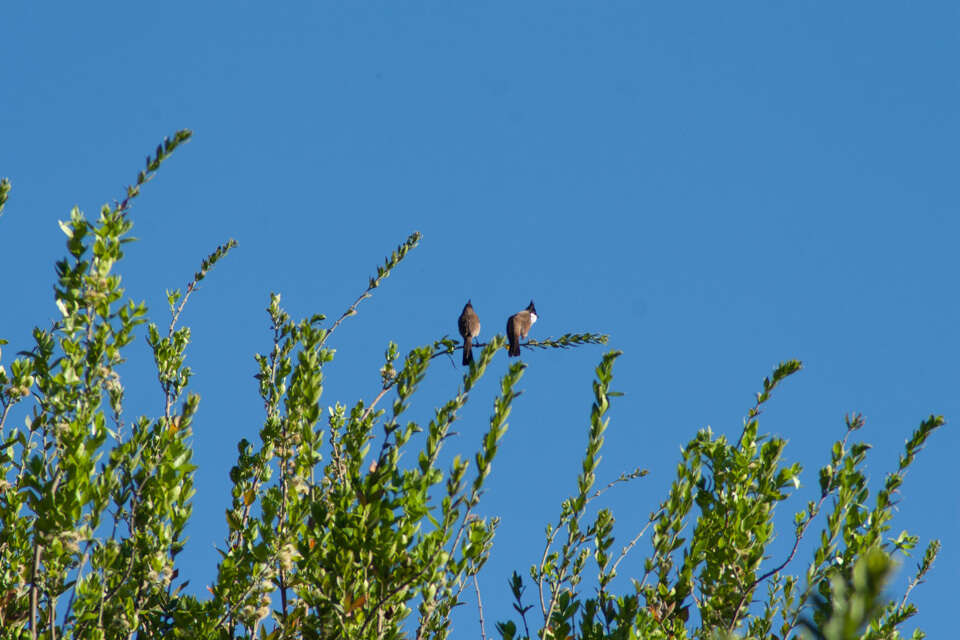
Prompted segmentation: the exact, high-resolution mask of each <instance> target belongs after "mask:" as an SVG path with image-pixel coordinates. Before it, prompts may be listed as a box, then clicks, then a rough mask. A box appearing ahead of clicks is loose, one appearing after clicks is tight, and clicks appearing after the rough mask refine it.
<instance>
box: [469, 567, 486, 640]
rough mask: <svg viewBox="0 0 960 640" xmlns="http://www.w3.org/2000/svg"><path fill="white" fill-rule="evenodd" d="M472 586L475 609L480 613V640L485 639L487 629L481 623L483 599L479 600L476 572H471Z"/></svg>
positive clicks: (478, 584)
mask: <svg viewBox="0 0 960 640" xmlns="http://www.w3.org/2000/svg"><path fill="white" fill-rule="evenodd" d="M472 577H473V588H474V589H475V590H476V592H477V611H478V612H479V613H480V640H487V631H486V628H485V627H484V625H483V601H482V600H480V583H479V582H478V581H477V574H473V576H472Z"/></svg>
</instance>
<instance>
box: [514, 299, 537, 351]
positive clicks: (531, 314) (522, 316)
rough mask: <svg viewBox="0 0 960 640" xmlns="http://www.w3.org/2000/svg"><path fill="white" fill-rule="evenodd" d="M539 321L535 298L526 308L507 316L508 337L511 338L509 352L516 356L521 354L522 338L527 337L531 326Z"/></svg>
mask: <svg viewBox="0 0 960 640" xmlns="http://www.w3.org/2000/svg"><path fill="white" fill-rule="evenodd" d="M536 321H537V308H536V307H534V306H533V300H531V301H530V305H529V306H527V308H526V309H524V310H523V311H520V312H518V313H515V314H513V315H512V316H510V317H509V318H507V339H508V340H510V349H509V351H507V353H508V354H509V355H510V356H513V357H516V356H519V355H520V340H521V339H526V337H527V334H528V333H530V327H532V326H533V323H534V322H536Z"/></svg>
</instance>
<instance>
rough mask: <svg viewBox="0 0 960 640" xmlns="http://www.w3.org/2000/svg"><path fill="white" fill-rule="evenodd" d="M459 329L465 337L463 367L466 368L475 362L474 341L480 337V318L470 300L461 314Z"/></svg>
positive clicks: (458, 322) (458, 323) (458, 321)
mask: <svg viewBox="0 0 960 640" xmlns="http://www.w3.org/2000/svg"><path fill="white" fill-rule="evenodd" d="M457 328H458V329H459V330H460V335H461V336H463V365H464V366H466V365H468V364H470V363H471V362H473V339H474V338H476V337H477V336H478V335H480V318H478V317H477V312H476V311H474V310H473V305H472V304H471V303H470V301H469V300H467V304H465V305H464V307H463V311H462V312H460V319H459V320H457Z"/></svg>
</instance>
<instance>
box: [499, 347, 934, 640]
mask: <svg viewBox="0 0 960 640" xmlns="http://www.w3.org/2000/svg"><path fill="white" fill-rule="evenodd" d="M612 357H615V354H609V355H608V356H607V358H605V361H604V362H607V360H608V359H610V360H612ZM800 369H801V364H800V362H798V361H795V360H791V361H787V362H784V363H782V364H780V365H779V366H778V367H777V368H776V369H775V370H774V372H773V375H772V376H771V377H770V378H766V379H764V381H763V390H762V391H761V392H760V393H758V394H757V396H756V404H755V405H754V406H753V407H752V408H751V409H750V410H749V411H748V413H747V418H746V420H745V421H744V427H743V431H742V433H741V435H740V439H739V441H738V442H737V443H736V444H735V445H734V444H731V443H729V442H728V441H727V439H726V437H725V436H722V435H721V436H715V435H714V434H713V433H712V432H711V431H710V430H709V429H704V430H701V431H700V432H699V433H697V435H696V437H695V438H694V439H693V440H691V441H690V443H689V444H687V446H686V447H685V448H684V450H683V452H682V456H681V457H682V460H681V462H680V464H679V465H678V467H677V476H676V480H675V481H674V482H673V485H672V486H671V488H670V493H669V495H668V497H667V498H666V500H664V502H663V503H661V504H660V507H659V509H658V510H657V511H655V512H654V513H652V514H651V515H650V518H649V522H648V524H647V526H646V527H644V528H643V530H641V531H640V532H639V533H638V534H637V536H636V537H634V538H633V539H632V540H630V542H629V543H628V544H627V545H626V546H624V547H623V549H622V551H621V552H620V554H619V556H618V557H617V559H616V560H615V561H614V562H613V563H612V564H611V562H610V560H611V555H610V552H609V550H610V549H611V548H612V546H613V543H614V539H613V536H612V533H611V532H612V529H613V523H614V519H613V515H612V514H611V513H610V512H609V511H608V510H606V509H600V510H599V511H598V512H597V515H596V519H595V521H594V524H593V525H592V526H590V527H588V528H585V529H584V528H582V527H581V526H580V524H579V523H580V520H581V519H582V517H583V507H584V506H585V504H586V502H589V500H590V499H591V498H593V497H596V495H595V496H591V497H590V498H588V497H587V493H588V491H589V489H590V486H591V484H592V481H593V473H594V471H595V469H596V461H597V460H598V453H599V446H600V445H601V444H602V438H601V437H600V434H601V433H602V428H600V425H599V424H598V418H599V415H598V414H599V413H602V411H605V410H606V407H607V399H608V397H609V396H610V395H613V394H610V393H609V392H608V391H607V388H608V385H609V375H608V374H609V371H607V370H606V369H604V368H603V366H601V368H600V369H598V381H597V382H596V383H595V385H594V389H595V392H596V394H597V401H596V403H595V404H594V412H593V416H592V420H591V430H590V438H589V440H588V444H587V450H586V455H585V457H584V462H583V470H584V472H583V474H581V476H580V480H579V482H578V487H577V489H578V490H577V492H576V493H575V494H574V495H573V496H571V497H570V498H568V499H567V500H565V501H564V502H563V503H562V504H561V507H560V523H559V524H558V526H551V527H548V528H547V541H546V545H545V548H544V555H543V559H542V560H541V562H540V564H539V565H534V566H533V567H531V569H530V576H531V579H532V580H533V582H534V583H535V584H536V586H537V587H538V591H539V601H540V610H541V614H542V626H541V627H540V631H539V632H538V633H537V635H538V636H539V637H541V638H571V637H573V638H591V639H593V638H596V639H599V638H671V639H672V638H691V637H692V638H702V639H712V638H735V637H740V635H739V634H745V637H748V638H769V639H779V638H786V637H788V635H789V634H791V633H793V634H794V636H796V633H797V629H798V628H799V627H800V626H801V624H802V625H803V626H804V627H805V628H807V629H809V630H813V632H814V633H815V634H816V635H817V637H818V638H827V639H829V640H838V639H841V638H842V639H843V640H847V639H852V638H858V639H859V638H862V639H864V640H866V639H868V638H869V639H873V638H898V637H900V635H899V632H898V631H897V627H898V626H899V625H900V624H901V623H903V622H904V621H905V620H906V619H907V618H909V617H910V616H911V615H913V614H914V613H915V612H916V609H915V607H914V606H913V605H912V604H907V597H908V596H909V593H910V591H911V590H912V589H913V588H914V587H915V586H916V585H917V584H919V583H920V581H921V580H922V578H923V576H924V575H925V574H926V573H927V571H929V569H930V567H931V566H932V563H933V560H934V558H935V557H936V554H937V552H938V551H939V549H940V543H939V542H938V541H934V542H932V543H931V544H930V546H928V548H927V551H926V553H925V555H924V559H923V562H922V563H921V565H920V566H919V567H918V571H917V574H916V576H915V577H914V579H913V581H912V582H911V583H910V585H909V587H908V589H907V591H906V593H904V595H903V598H902V600H901V601H900V602H899V603H896V602H894V601H892V600H887V599H885V597H884V596H883V594H882V591H881V589H882V587H883V585H884V584H885V581H886V579H887V577H888V576H889V574H890V571H891V568H892V566H893V563H894V560H893V557H894V554H906V553H907V552H908V551H909V550H910V549H912V548H913V547H914V546H915V545H916V542H917V539H916V537H915V536H911V535H910V534H908V533H907V532H902V533H900V534H899V535H897V536H890V535H888V532H889V528H890V527H889V524H888V522H889V520H890V518H891V517H892V511H893V507H894V501H893V496H894V494H895V493H896V491H897V490H898V489H899V487H900V485H901V484H902V482H903V479H904V475H905V473H906V471H907V469H908V468H909V466H910V465H911V464H912V463H913V461H914V459H915V457H916V454H917V453H918V452H919V450H920V449H921V448H922V447H923V445H924V443H925V442H926V439H927V438H928V437H929V436H930V434H931V433H932V432H933V431H934V430H935V429H937V428H938V427H940V426H942V425H943V424H944V422H943V419H942V418H941V417H938V416H931V417H929V418H928V419H927V420H924V421H923V422H922V423H921V425H920V427H919V428H918V429H917V430H916V431H915V432H914V433H913V435H912V436H911V437H910V439H909V440H907V443H906V450H905V453H904V454H903V455H902V456H901V458H900V463H899V466H898V468H897V470H896V471H895V472H893V473H891V474H889V475H887V477H886V480H885V482H884V487H883V489H882V490H881V491H880V492H879V493H878V494H877V497H876V501H875V506H874V508H873V509H872V510H870V509H869V508H868V507H867V501H868V498H869V491H868V489H867V487H866V477H865V475H864V473H863V471H862V466H863V463H864V460H865V459H866V453H867V450H868V449H869V445H866V444H862V443H855V444H850V443H849V442H848V439H849V438H850V436H851V434H852V433H854V432H855V431H857V430H859V429H860V428H862V427H863V425H864V420H863V417H862V416H859V415H856V416H853V417H848V418H847V420H846V425H847V430H846V435H845V436H844V438H843V439H842V440H839V441H837V442H836V443H834V445H833V447H832V448H831V452H830V464H828V465H827V466H825V467H823V468H822V469H820V471H819V484H820V498H819V500H817V501H814V502H810V503H809V504H808V505H807V508H806V509H805V510H803V511H801V512H799V513H797V514H796V517H795V518H794V536H793V537H794V543H793V547H792V550H791V551H790V553H789V554H788V555H787V557H786V558H785V559H784V560H782V561H781V562H779V563H777V564H776V565H774V566H772V567H770V568H769V569H767V570H766V571H763V572H762V573H761V571H762V566H763V564H764V562H766V561H768V560H769V554H768V553H767V546H768V545H769V543H770V542H771V541H772V540H773V537H774V528H773V516H774V511H775V508H776V506H777V505H778V503H780V502H782V501H784V500H786V499H787V498H788V497H789V495H790V492H791V491H793V490H796V489H798V488H799V487H800V480H799V478H800V473H801V471H802V468H801V466H800V465H799V464H797V463H793V464H788V463H786V462H784V461H783V451H784V448H785V446H786V441H785V440H783V439H781V438H776V437H769V436H761V435H759V416H760V414H761V409H762V405H763V404H764V403H765V402H767V400H769V398H770V395H771V392H772V391H773V390H774V388H775V387H776V386H777V385H778V384H779V383H780V382H781V381H783V380H784V379H785V378H786V377H787V376H789V375H792V374H793V373H796V372H797V371H799V370H800ZM605 426H606V424H605V423H604V424H603V427H605ZM638 475H641V474H636V475H634V476H632V477H637V476H638ZM632 477H631V478H632ZM828 500H830V501H832V504H831V509H830V511H829V512H828V513H827V514H826V518H825V526H824V528H823V530H822V531H821V534H820V544H819V546H817V547H816V549H815V551H814V554H813V560H812V561H811V562H810V564H809V565H808V567H807V570H806V572H805V575H804V576H803V581H802V582H801V579H800V578H799V577H798V576H795V575H789V574H787V573H785V569H786V568H787V566H788V565H789V564H790V563H791V561H792V560H793V559H794V558H795V556H796V554H797V550H798V547H799V545H800V542H801V540H802V539H803V538H804V536H805V534H806V532H807V530H808V528H809V526H810V525H811V523H813V522H814V520H815V519H816V518H817V517H818V516H819V515H820V514H821V511H822V510H823V508H824V505H825V503H827V502H828ZM694 508H696V517H695V520H693V529H692V531H691V532H690V533H689V537H684V536H683V534H684V532H685V531H687V530H688V529H689V527H690V524H691V519H692V518H693V513H694ZM651 526H652V533H651V535H650V543H651V547H652V551H651V554H650V555H649V556H648V557H647V558H646V559H645V560H644V573H643V575H642V576H641V577H640V578H639V579H637V578H634V579H632V588H631V589H629V590H628V591H627V592H626V593H624V594H622V595H615V594H613V593H611V588H610V584H611V580H612V578H613V577H614V576H615V575H616V568H617V566H618V565H619V564H620V562H621V561H622V560H623V558H624V557H625V556H626V554H627V553H629V552H630V551H631V550H632V549H633V548H634V546H635V545H636V543H637V541H638V540H639V538H640V537H641V536H643V535H644V534H645V533H646V531H647V528H649V527H651ZM561 527H566V528H567V529H568V531H569V535H568V537H567V540H566V542H565V543H564V544H563V546H562V547H561V548H560V550H559V551H554V550H553V547H554V544H555V540H556V537H557V533H558V530H559V529H560V528H561ZM591 557H592V558H593V560H594V564H595V566H596V570H597V578H596V582H595V583H592V585H595V589H596V595H593V596H589V597H587V596H584V595H583V591H582V589H583V588H582V587H581V586H579V585H580V584H581V581H582V579H583V578H584V575H585V571H586V565H587V562H588V561H589V559H590V558H591ZM801 584H802V585H803V586H802V587H801ZM509 586H510V589H511V592H512V594H513V597H514V600H515V604H514V609H515V611H516V612H517V613H518V614H520V617H521V620H522V623H523V628H524V633H523V635H522V636H518V625H517V624H516V622H514V621H506V622H501V623H498V625H497V630H498V631H499V633H500V635H501V637H502V638H504V639H505V640H512V639H513V638H517V637H523V638H530V637H532V636H531V633H530V630H529V623H528V620H527V613H528V612H529V611H530V610H531V609H532V608H533V606H532V605H525V604H524V600H523V594H524V591H525V589H526V587H525V585H524V584H523V581H522V579H521V578H520V576H519V575H518V574H516V573H515V574H514V576H513V578H512V580H511V581H510V585H509ZM761 587H765V589H766V597H765V598H764V599H760V598H758V595H759V593H758V592H759V591H760V590H761ZM761 605H762V608H761ZM811 607H812V608H813V617H812V619H806V618H803V617H802V614H803V612H805V611H807V610H809V609H810V608H811ZM777 625H779V626H777ZM921 635H922V634H921Z"/></svg>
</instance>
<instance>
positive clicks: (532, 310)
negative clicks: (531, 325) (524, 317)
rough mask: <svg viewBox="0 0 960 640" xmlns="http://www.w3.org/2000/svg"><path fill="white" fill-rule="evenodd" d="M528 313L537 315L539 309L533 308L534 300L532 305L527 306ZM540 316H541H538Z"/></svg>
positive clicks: (531, 302)
mask: <svg viewBox="0 0 960 640" xmlns="http://www.w3.org/2000/svg"><path fill="white" fill-rule="evenodd" d="M527 311H529V312H531V313H537V308H536V307H535V306H533V300H531V301H530V304H529V305H527ZM538 315H539V314H538Z"/></svg>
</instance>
